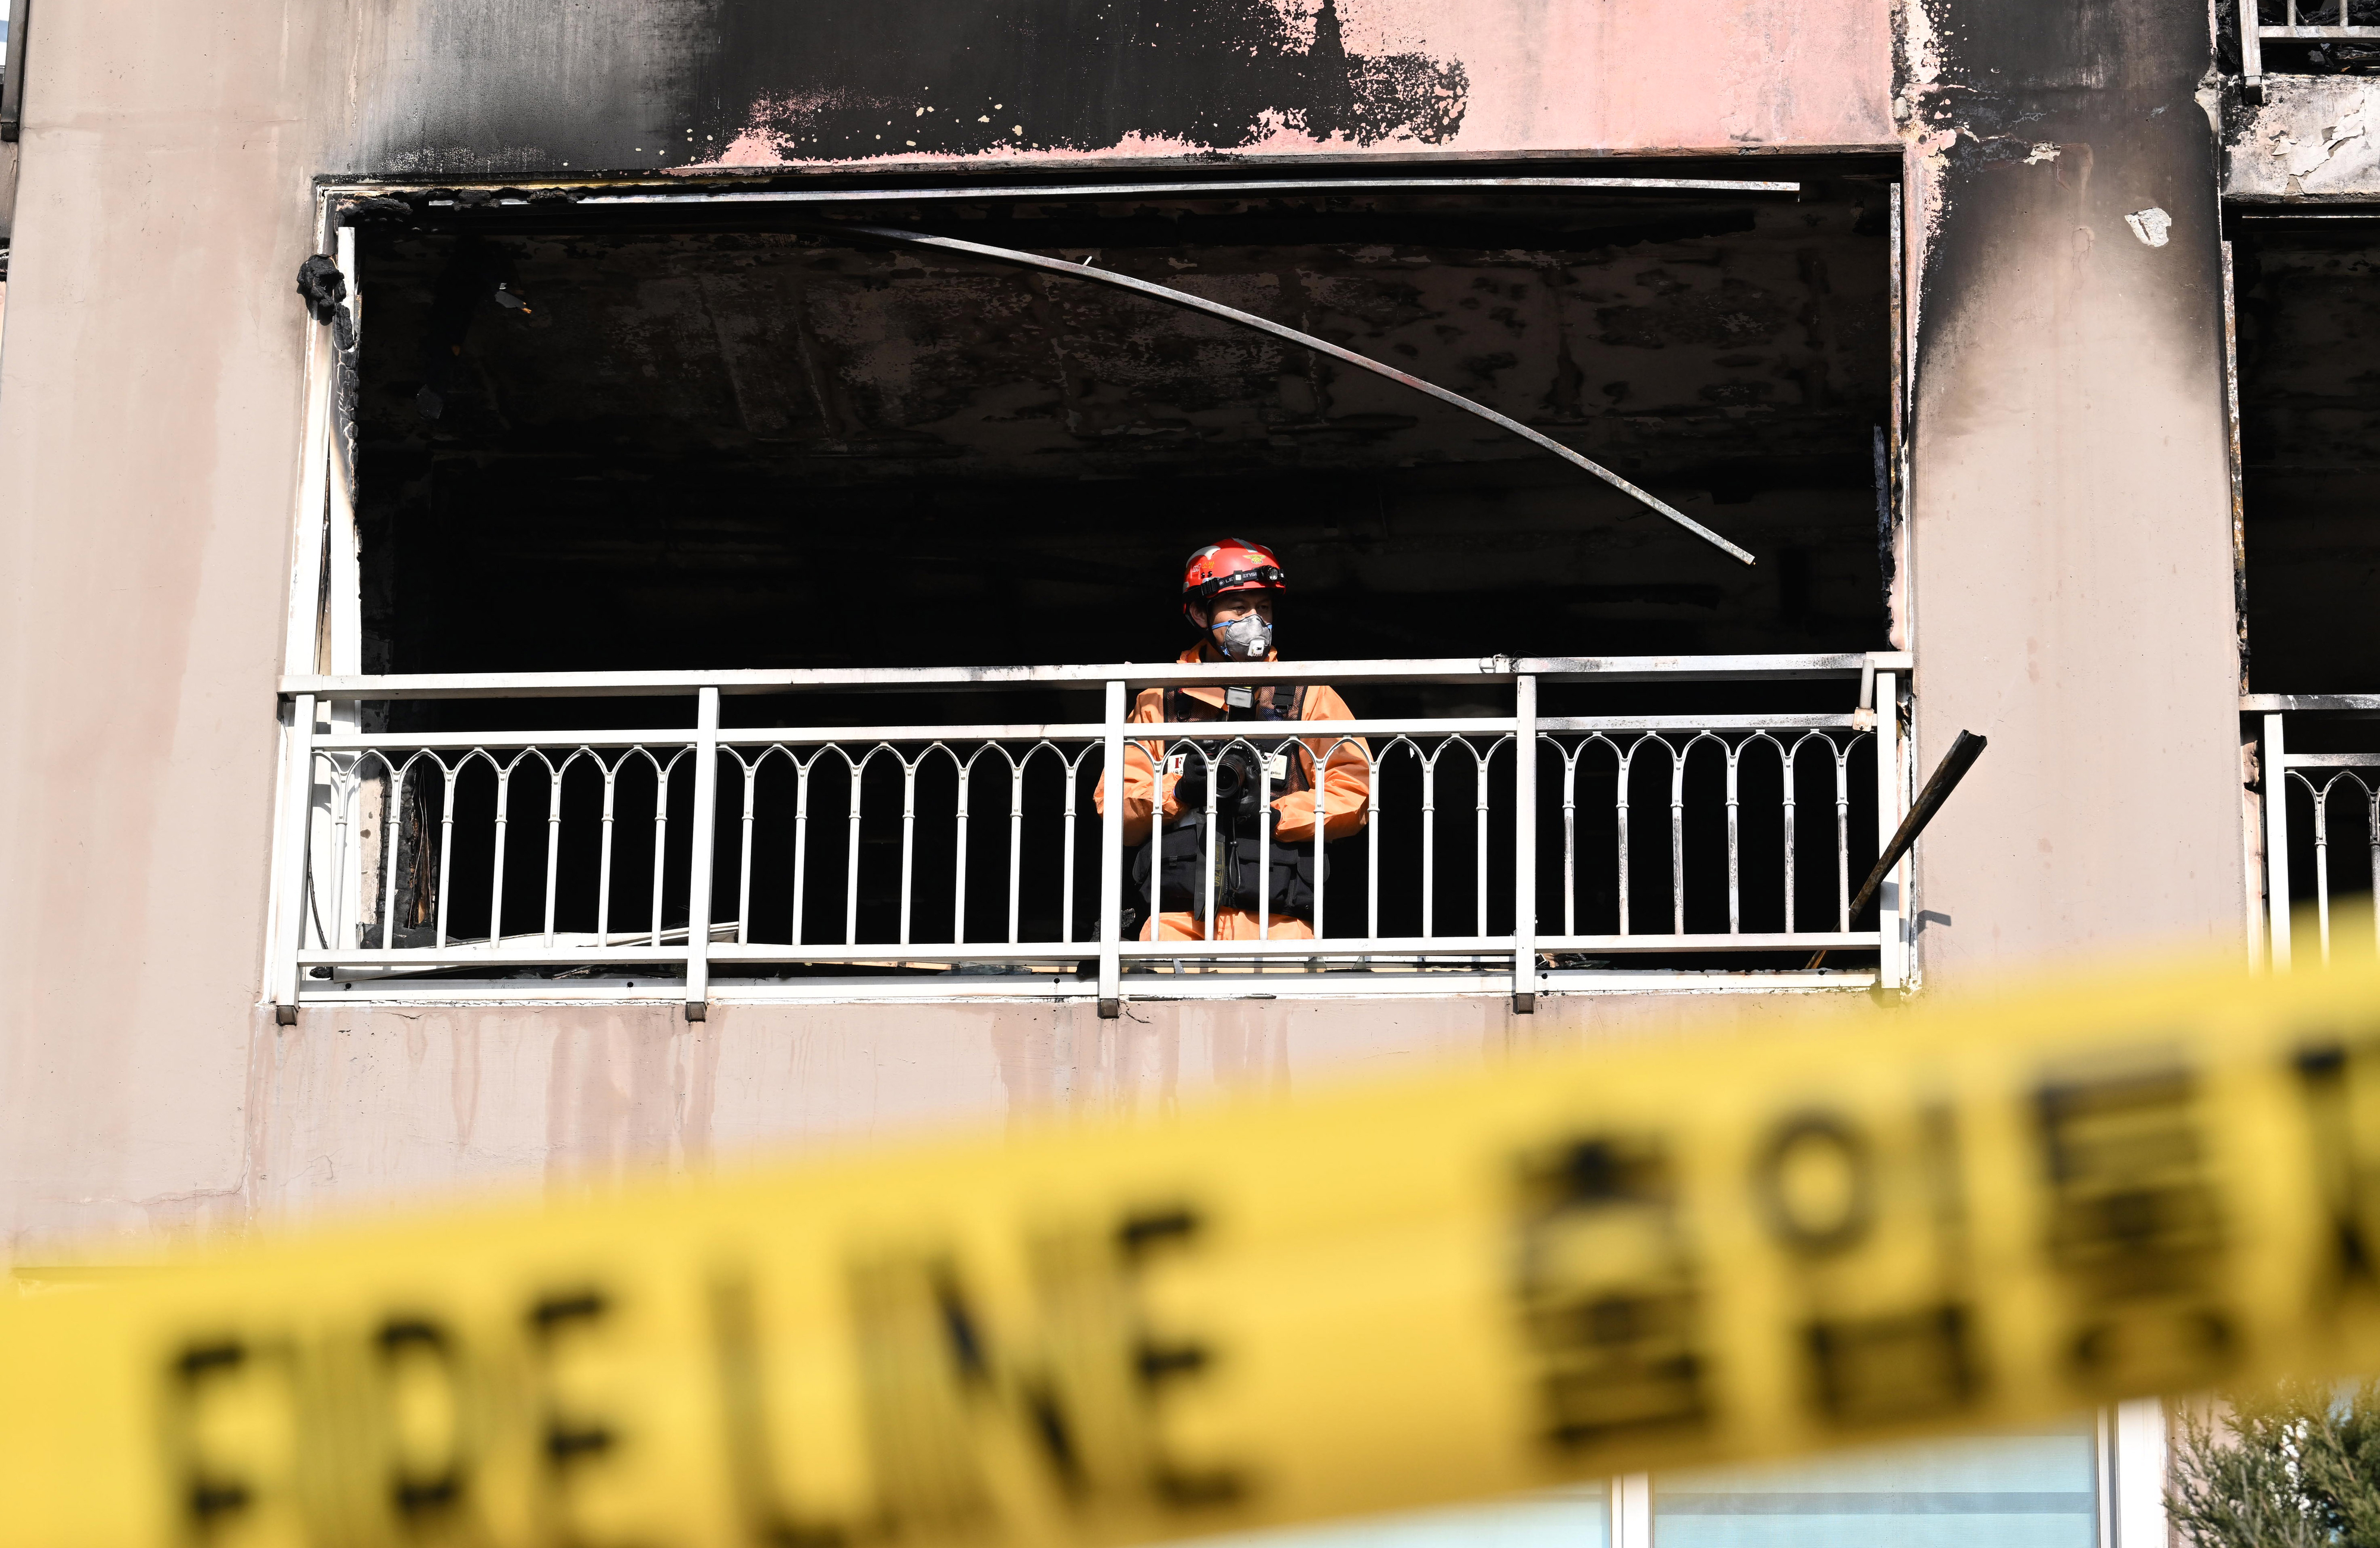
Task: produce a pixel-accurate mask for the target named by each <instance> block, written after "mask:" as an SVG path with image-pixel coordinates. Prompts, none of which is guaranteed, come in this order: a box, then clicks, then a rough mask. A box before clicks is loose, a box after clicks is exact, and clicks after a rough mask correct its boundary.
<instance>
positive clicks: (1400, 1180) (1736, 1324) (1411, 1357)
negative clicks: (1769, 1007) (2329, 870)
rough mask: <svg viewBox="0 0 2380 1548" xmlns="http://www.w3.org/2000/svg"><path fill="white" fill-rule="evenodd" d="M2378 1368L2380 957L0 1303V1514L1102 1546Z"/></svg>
mask: <svg viewBox="0 0 2380 1548" xmlns="http://www.w3.org/2000/svg"><path fill="white" fill-rule="evenodd" d="M2375 1368H2380V971H2374V970H2373V969H2353V970H2348V969H2341V970H2338V971H2336V972H2332V973H2328V974H2321V975H2306V976H2303V977H2300V978H2298V979H2295V980H2281V981H2251V980H2249V979H2247V978H2245V977H2243V976H2239V975H2192V974H2186V973H2180V972H2175V971H2157V970H2151V971H2146V972H2141V973H2135V974H2130V975H2127V976H2124V977H2121V978H2119V979H2115V980H2111V981H2104V982H2091V981H2073V982H2067V983H2061V984H2055V985H2051V986H2048V987H2046V988H2045V989H2043V990H2041V991H2040V992H2038V993H2034V994H2033V995H2031V996H2030V997H2026V998H2005V999H1999V1000H1995V1001H1991V1002H1988V1003H1985V1002H1976V1003H1968V1004H1964V1005H1959V1006H1943V1007H1929V1008H1924V1009H1913V1010H1909V1011H1905V1012H1900V1013H1893V1014H1878V1013H1876V1012H1875V1011H1873V1010H1871V1009H1869V1008H1868V1007H1865V1006H1861V1007H1859V1013H1858V1014H1854V1015H1850V1016H1845V1015H1843V1014H1841V1013H1840V1012H1832V1013H1814V1014H1813V1017H1812V1019H1811V1021H1810V1022H1809V1024H1808V1025H1806V1026H1804V1027H1803V1028H1801V1029H1800V1030H1791V1031H1783V1032H1780V1031H1777V1030H1768V1031H1766V1032H1763V1033H1761V1034H1759V1035H1750V1034H1734V1033H1729V1034H1714V1035H1711V1036H1709V1037H1706V1038H1702V1039H1697V1040H1693V1041H1688V1042H1671V1043H1668V1044H1665V1045H1663V1046H1660V1047H1658V1048H1640V1049H1638V1050H1636V1051H1633V1052H1627V1053H1621V1054H1609V1053H1607V1054H1586V1053H1582V1054H1562V1055H1546V1056H1529V1057H1524V1058H1516V1059H1512V1060H1510V1061H1507V1062H1504V1063H1502V1064H1500V1065H1499V1066H1498V1067H1495V1068H1493V1069H1490V1070H1487V1071H1477V1070H1470V1071H1464V1072H1440V1073H1438V1074H1435V1075H1432V1076H1428V1077H1427V1078H1423V1079H1411V1080H1407V1081H1405V1082H1403V1083H1401V1084H1379V1085H1373V1086H1370V1087H1366V1088H1360V1089H1351V1090H1347V1091H1341V1092H1339V1093H1336V1094H1332V1095H1330V1096H1327V1097H1323V1098H1319V1099H1314V1100H1305V1101H1301V1102H1298V1103H1277V1104H1254V1103H1252V1104H1246V1105H1240V1106H1230V1107H1219V1108H1217V1109H1214V1110H1211V1111H1208V1112H1207V1113H1205V1114H1203V1115H1191V1116H1188V1117H1185V1118H1184V1119H1183V1120H1182V1121H1180V1122H1178V1123H1168V1124H1165V1125H1160V1126H1150V1127H1141V1128H1135V1129H1121V1128H1118V1129H1107V1130H1083V1129H1077V1130H1072V1131H1067V1132H1057V1131H1054V1130H1053V1131H1051V1132H1048V1133H1044V1134H1040V1135H1035V1136H1027V1137H1026V1138H1023V1139H1019V1140H983V1141H980V1142H965V1143H946V1144H941V1145H938V1146H936V1147H933V1148H930V1149H919V1150H916V1151H911V1152H886V1153H884V1154H882V1155H880V1156H878V1157H875V1158H873V1159H862V1160H847V1161H844V1162H839V1163H836V1164H813V1165H807V1166H788V1167H785V1168H783V1169H782V1170H778V1171H754V1172H751V1173H749V1174H747V1175H744V1176H736V1177H734V1178H731V1179H725V1180H719V1181H714V1182H710V1183H707V1184H703V1185H699V1186H694V1185H684V1186H664V1185H662V1184H658V1183H657V1184H654V1185H651V1186H646V1187H640V1188H634V1189H631V1190H629V1191H628V1192H626V1193H625V1194H623V1195H621V1196H617V1197H615V1198H613V1199H611V1200H609V1201H602V1202H597V1203H589V1204H584V1205H572V1206H568V1207H561V1208H553V1209H542V1210H540V1209H532V1208H528V1207H520V1208H504V1207H497V1206H480V1207H476V1208H474V1209H472V1210H470V1211H468V1212H466V1213H453V1214H448V1215H445V1216H443V1217H434V1218H432V1217H424V1218H421V1219H419V1220H415V1221H412V1222H410V1223H401V1224H396V1225H364V1226H355V1227H349V1228H345V1229H340V1230H334V1231H324V1232H320V1233H317V1234H313V1235H310V1236H305V1237H288V1238H286V1239H284V1240H278V1241H267V1242H263V1243H261V1244H258V1245H253V1246H249V1247H246V1248H241V1249H232V1250H225V1251H218V1252H212V1253H207V1254H202V1255H194V1256H192V1257H191V1258H189V1259H188V1261H187V1262H182V1263H180V1264H177V1265H176V1266H173V1267H171V1268H168V1269H164V1270H160V1271H157V1272H154V1273H151V1274H126V1275H123V1276H120V1277H117V1278H114V1279H110V1280H108V1281H107V1282H105V1283H104V1284H103V1285H102V1286H100V1287H97V1288H91V1289H84V1290H67V1291H60V1292H57V1293H51V1294H41V1295H30V1296H27V1297H24V1298H20V1299H18V1301H16V1302H15V1303H13V1304H11V1305H8V1306H7V1307H6V1308H5V1315H0V1372H5V1381H6V1388H5V1390H6V1396H7V1401H6V1403H5V1405H0V1498H5V1500H6V1502H7V1503H6V1508H5V1509H0V1542H8V1543H18V1542H22V1543H40V1544H42V1545H44V1548H72V1545H87V1548H101V1545H116V1544H163V1543H169V1542H204V1543H209V1544H221V1545H225V1548H247V1545H256V1548H265V1545H279V1544H333V1543H337V1544H358V1545H372V1544H383V1543H385V1544H397V1543H414V1542H438V1543H454V1544H486V1545H491V1548H502V1545H510V1544H577V1545H601V1548H613V1545H618V1548H628V1545H645V1548H670V1545H689V1548H691V1545H697V1544H719V1545H752V1548H836V1545H848V1548H863V1545H866V1544H871V1543H878V1542H882V1543H887V1544H891V1543H896V1542H897V1543H900V1544H904V1545H912V1544H915V1545H929V1548H931V1545H940V1544H944V1543H950V1544H960V1543H967V1542H1010V1543H1056V1544H1075V1543H1082V1544H1101V1543H1120V1542H1133V1541H1138V1540H1146V1539H1156V1538H1161V1537H1167V1536H1178V1535H1184V1534H1191V1533H1201V1532H1210V1531H1220V1530H1232V1529H1236V1528H1243V1527H1247V1526H1251V1525H1257V1524H1265V1523H1279V1522H1288V1521H1295V1520H1302V1519H1311V1518H1321V1517H1327V1516H1333V1515H1342V1514H1349V1513H1357V1512H1368V1511H1380V1510H1389V1509H1394V1508H1397V1507H1401V1506H1408V1505H1421V1504H1426V1503H1430V1502H1437V1501H1446V1500H1453V1499H1458V1498H1465V1497H1476V1496H1486V1495H1492V1494H1498V1493H1507V1492H1512V1491H1518V1490H1524V1489H1529V1488H1532V1487H1536V1486H1541V1485H1546V1484H1549V1483H1552V1482H1555V1481H1560V1480H1563V1479H1566V1478H1573V1477H1581V1476H1594V1475H1601V1474H1609V1473H1613V1472H1618V1471H1622V1470H1631V1469H1640V1468H1645V1467H1651V1466H1666V1465H1670V1464H1675V1463H1683V1462H1690V1461H1707V1460H1714V1459H1719V1458H1732V1457H1753V1456H1762V1455H1772V1456H1773V1455H1779V1454H1784V1453H1790V1452H1794V1451H1801V1450H1807V1449H1811V1448H1816V1447H1822V1446H1828V1445H1833V1444H1845V1443H1852V1442H1860V1441H1866V1440H1872V1439H1876V1438H1880V1437H1884V1436H1888V1435H1895V1434H1902V1433H1908V1432H1916V1431H1925V1430H1932V1431H1941V1430H1949V1429H1964V1428H1974V1427H1981V1426H1994V1425H2009V1424H2022V1423H2026V1422H2032V1421H2037V1420H2047V1419H2050V1418H2052V1417H2054V1416H2057V1415H2060V1414H2063V1413H2067V1412H2070V1411H2072V1410H2074V1409H2076V1408H2083V1407H2086V1406H2088V1405H2092V1404H2095V1403H2100V1402H2105V1401H2107V1400H2110V1399H2114V1398H2119V1397H2123V1396H2133V1395H2139V1394H2146V1393H2155V1392H2178V1391H2186V1390H2192V1389H2199V1388H2203V1387H2205V1386H2208V1385H2211V1384H2215V1383H2232V1382H2240V1381H2248V1380H2256V1379H2262V1378H2265V1377H2269V1376H2272V1375H2276V1374H2278V1373H2281V1372H2284V1371H2309V1372H2312V1371H2350V1370H2363V1371H2369V1370H2373V1369H2375Z"/></svg>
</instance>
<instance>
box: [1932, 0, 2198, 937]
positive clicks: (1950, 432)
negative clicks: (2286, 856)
mask: <svg viewBox="0 0 2380 1548" xmlns="http://www.w3.org/2000/svg"><path fill="white" fill-rule="evenodd" d="M2207 62H2208V36H2207V21H2206V16H2205V12H2204V8H2192V7H2189V6H2170V5H2158V4H2154V3H2152V0H2083V4H2081V5H2080V6H2071V7H2069V6H2057V7H2053V6H2045V5H2040V4H2035V3H2031V0H1935V3H1934V4H1932V5H1930V6H1926V7H1925V9H1924V10H1923V11H1922V12H1915V13H1913V14H1912V17H1911V24H1910V29H1909V53H1908V58H1907V60H1906V70H1907V79H1906V80H1905V81H1904V85H1903V91H1902V100H1903V103H1904V104H1905V106H1906V109H1907V111H1908V114H1909V120H1908V123H1909V128H1910V129H1911V131H1912V134H1913V140H1914V144H1915V149H1913V152H1912V155H1911V168H1912V176H1911V179H1910V185H1911V194H1912V199H1911V208H1912V211H1913V217H1914V218H1913V221H1912V223H1911V248H1912V257H1913V260H1914V261H1915V262H1917V263H1918V264H1919V267H1918V268H1917V269H1916V270H1915V272H1916V273H1917V274H1918V275H1919V276H1920V277H1919V287H1918V304H1917V309H1916V313H1915V317H1916V348H1915V351H1914V359H1915V360H1916V362H1917V372H1918V374H1917V379H1916V380H1917V386H1916V393H1917V397H1916V411H1915V415H1914V418H1913V434H1914V443H1913V497H1914V504H1913V563H1912V570H1913V580H1914V598H1913V606H1914V616H1913V630H1912V634H1911V639H1912V643H1913V645H1914V647H1915V649H1916V652H1917V695H1918V698H1917V702H1918V706H1919V708H1918V722H1917V733H1918V739H1919V757H1920V759H1921V760H1922V761H1923V762H1924V764H1925V765H1929V766H1930V763H1931V762H1933V761H1934V760H1936V759H1938V758H1939V757H1940V756H1941V755H1942V752H1943V751H1944V750H1945V749H1947V748H1948V747H1949V743H1950V739H1951V737H1953V736H1954V735H1955V734H1956V733H1957V731H1958V730H1959V729H1960V728H1961V726H1964V727H1968V728H1970V729H1973V730H1975V731H1979V732H1983V733H1985V734H1986V735H1988V736H1989V737H1990V738H1991V749H1990V750H1989V751H1988V752H1987V753H1986V754H1985V757H1984V760H1983V762H1981V763H1980V764H1979V765H1978V766H1977V768H1976V770H1975V773H1974V774H1973V775H1972V776H1970V778H1969V780H1968V782H1967V784H1966V785H1965V786H1962V787H1961V790H1960V792H1959V794H1958V796H1957V797H1956V798H1954V799H1953V800H1952V801H1951V802H1950V804H1949V807H1948V808H1947V809H1946V811H1945V812H1944V815H1943V817H1942V818H1941V820H1940V821H1939V822H1938V823H1937V824H1936V826H1935V827H1934V828H1933V830H1932V831H1931V832H1930V833H1929V835H1927V837H1926V839H1925V844H1924V845H1923V846H1922V847H1921V852H1920V872H1919V880H1918V896H1917V899H1916V901H1917V906H1918V907H1919V908H1921V909H1922V910H1923V913H1922V914H1921V915H1920V918H1919V925H1918V928H1919V932H1920V934H1919V939H1920V943H1921V945H1920V951H1921V963H1922V970H1923V971H1924V973H1925V976H1926V978H1927V980H1928V981H1930V982H1932V983H1935V984H1945V983H1958V982H1972V981H1976V980H1978V979H1981V978H1985V977H1987V976H1988V975H1989V974H1990V972H1991V971H1992V970H1993V969H1996V968H1998V967H2000V966H2002V965H2005V964H2009V963H2011V962H2015V961H2019V960H2022V959H2025V958H2030V957H2044V956H2049V955H2055V954H2061V953H2068V952H2073V951H2090V950H2097V949H2103V948H2107V947H2109V946H2114V945H2119V944H2123V943H2133V942H2140V941H2144V940H2152V939H2168V940H2169V939H2175V938H2180V939H2186V940H2192V941H2196V942H2200V943H2204V945H2206V946H2207V947H2208V948H2209V949H2212V950H2221V951H2238V950H2240V938H2241V931H2242V924H2241V920H2242V907H2241V896H2242V884H2243V877H2242V860H2241V854H2240V789H2239V772H2240V765H2239V749H2238V742H2237V738H2236V735H2235V733H2236V729H2237V725H2238V719H2237V699H2236V694H2237V691H2238V676H2237V673H2238V664H2237V660H2236V656H2235V647H2234V644H2233V628H2232V560H2231V542H2230V514H2229V500H2230V494H2229V484H2228V469H2227V465H2226V456H2227V453H2226V436H2225V421H2224V407H2223V382H2222V363H2221V362H2222V299H2221V289H2220V286H2221V263H2220V249H2219V246H2218V244H2219V241H2220V231H2219V225H2218V218H2217V217H2218V212H2217V203H2216V166H2215V142H2214V137H2213V135H2212V133H2211V131H2210V129H2209V127H2208V122H2207V117H2206V115H2205V113H2204V110H2203V109H2202V107H2201V106H2200V104H2199V102H2198V100H2197V96H2196V93H2197V91H2198V90H2199V87H2200V82H2201V78H2202V76H2203V75H2204V71H2205V70H2206V68H2207Z"/></svg>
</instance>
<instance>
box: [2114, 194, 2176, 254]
mask: <svg viewBox="0 0 2380 1548" xmlns="http://www.w3.org/2000/svg"><path fill="white" fill-rule="evenodd" d="M2124 224H2125V225H2129V226H2131V228H2132V235H2133V236H2135V237H2138V238H2140V239H2141V240H2142V241H2143V242H2145V243H2147V244H2148V245H2149V246H2150V247H2153V248H2161V247H2163V246H2165V245H2166V243H2167V242H2168V240H2170V237H2169V235H2168V234H2169V233H2170V232H2171V231H2172V230H2173V217H2172V216H2171V215H2169V214H2167V213H2165V212H2164V211H2163V210H2160V209H2158V208H2157V207H2156V206H2155V205H2154V204H2153V205H2151V206H2149V207H2148V208H2147V209H2145V210H2135V211H2133V212H2132V213H2131V214H2129V215H2126V216H2125V217H2124Z"/></svg>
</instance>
